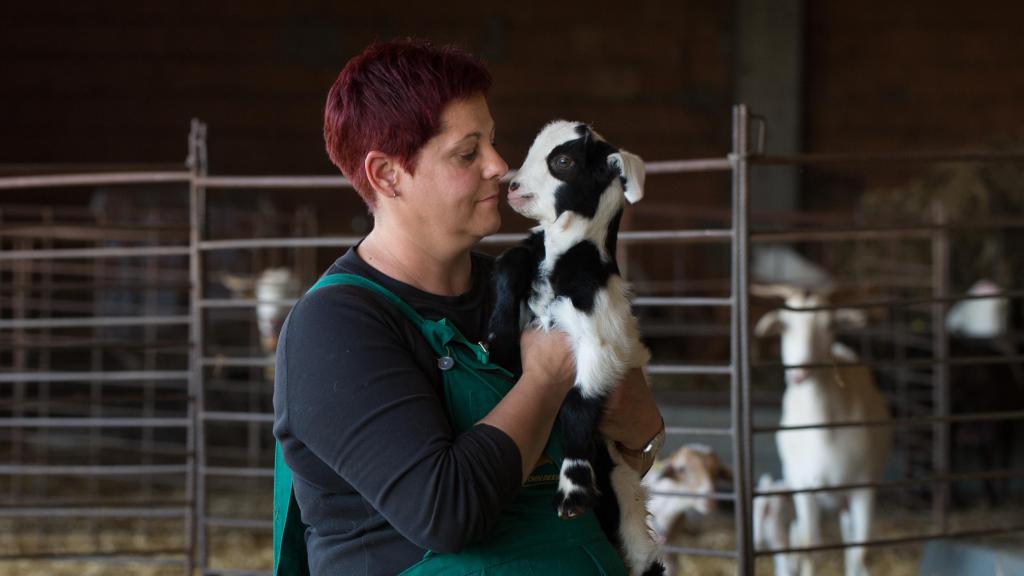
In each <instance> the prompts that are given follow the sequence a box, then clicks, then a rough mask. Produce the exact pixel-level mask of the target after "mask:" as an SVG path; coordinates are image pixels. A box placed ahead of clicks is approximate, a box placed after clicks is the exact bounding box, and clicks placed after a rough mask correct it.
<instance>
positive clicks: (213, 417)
mask: <svg viewBox="0 0 1024 576" xmlns="http://www.w3.org/2000/svg"><path fill="white" fill-rule="evenodd" d="M200 418H201V419H202V420H204V421H206V422H264V423H267V424H272V423H273V422H274V415H273V414H254V413H251V412H203V413H202V414H201V415H200Z"/></svg>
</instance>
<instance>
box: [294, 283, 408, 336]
mask: <svg viewBox="0 0 1024 576" xmlns="http://www.w3.org/2000/svg"><path fill="white" fill-rule="evenodd" d="M338 285H347V286H360V287H362V288H367V289H369V290H372V291H374V292H376V293H377V294H380V295H381V296H383V297H384V298H386V299H387V300H388V301H389V302H391V303H392V304H394V305H395V307H396V308H398V309H399V310H401V312H402V314H404V315H405V317H406V318H408V319H409V320H411V321H412V323H413V324H416V325H417V326H419V325H422V324H423V323H424V322H426V320H424V319H423V316H420V313H419V312H417V311H415V310H413V308H412V306H409V305H408V304H407V303H406V302H405V300H402V299H401V298H399V297H398V295H397V294H395V293H394V292H392V291H391V290H388V289H387V288H385V287H383V286H381V285H380V284H378V283H376V282H374V281H373V280H370V279H369V278H366V277H364V276H359V275H358V274H326V275H324V276H322V277H321V278H320V279H319V280H317V281H316V284H313V286H311V287H310V289H309V290H307V291H306V294H309V293H310V292H312V291H314V290H317V289H319V288H323V287H324V286H338Z"/></svg>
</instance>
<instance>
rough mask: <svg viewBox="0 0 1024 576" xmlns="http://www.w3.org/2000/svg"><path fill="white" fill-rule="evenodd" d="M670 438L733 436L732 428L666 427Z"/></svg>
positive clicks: (666, 432)
mask: <svg viewBox="0 0 1024 576" xmlns="http://www.w3.org/2000/svg"><path fill="white" fill-rule="evenodd" d="M665 434H667V435H669V436H673V435H675V436H732V434H733V430H732V428H701V427H697V426H666V427H665Z"/></svg>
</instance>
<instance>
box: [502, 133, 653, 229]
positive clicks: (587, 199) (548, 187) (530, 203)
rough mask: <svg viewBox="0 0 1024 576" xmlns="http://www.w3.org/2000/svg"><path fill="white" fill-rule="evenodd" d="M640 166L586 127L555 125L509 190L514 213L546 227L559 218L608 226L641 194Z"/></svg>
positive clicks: (638, 160) (540, 138)
mask: <svg viewBox="0 0 1024 576" xmlns="http://www.w3.org/2000/svg"><path fill="white" fill-rule="evenodd" d="M644 174H645V172H644V163H643V160H642V159H641V158H640V157H639V156H637V155H635V154H631V153H629V152H626V151H625V150H619V149H618V148H616V147H614V146H612V145H611V144H609V143H608V142H607V141H605V139H604V138H602V137H601V135H600V134H598V133H597V132H595V131H594V130H593V129H592V128H591V127H590V126H588V125H586V124H583V123H580V122H568V121H565V120H556V121H554V122H552V123H550V124H548V125H547V126H545V127H544V128H543V129H542V130H541V131H540V133H539V134H538V135H537V138H536V139H534V141H533V145H532V146H531V147H530V151H529V153H528V154H527V155H526V160H525V161H524V162H523V165H522V166H521V167H520V168H519V170H518V171H517V173H516V176H515V178H514V179H513V180H512V182H511V184H510V185H509V194H508V201H509V205H511V206H512V209H513V210H515V211H516V212H518V213H520V214H522V215H523V216H526V217H527V218H532V219H534V220H537V221H538V222H540V223H541V224H542V225H545V226H547V225H550V224H552V223H554V222H555V221H556V220H557V219H558V218H559V217H562V216H563V215H566V214H569V216H566V217H567V218H575V217H584V218H588V219H591V220H598V221H607V220H610V219H611V218H613V217H614V215H615V214H616V213H618V211H619V210H620V208H621V207H622V204H623V198H625V199H626V200H628V201H629V202H630V203H634V202H637V201H638V200H640V198H642V197H643V193H644V188H643V187H644Z"/></svg>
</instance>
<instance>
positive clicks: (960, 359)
mask: <svg viewBox="0 0 1024 576" xmlns="http://www.w3.org/2000/svg"><path fill="white" fill-rule="evenodd" d="M1018 362H1024V355H1022V354H1018V355H1015V356H1002V355H998V354H994V355H987V356H952V357H946V358H908V359H905V360H861V361H858V362H814V363H811V364H784V363H782V362H755V363H752V364H751V367H753V368H780V369H785V370H792V369H796V368H805V369H832V368H853V367H858V366H860V367H869V368H921V367H928V366H945V365H948V366H984V365H988V364H1014V363H1018Z"/></svg>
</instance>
